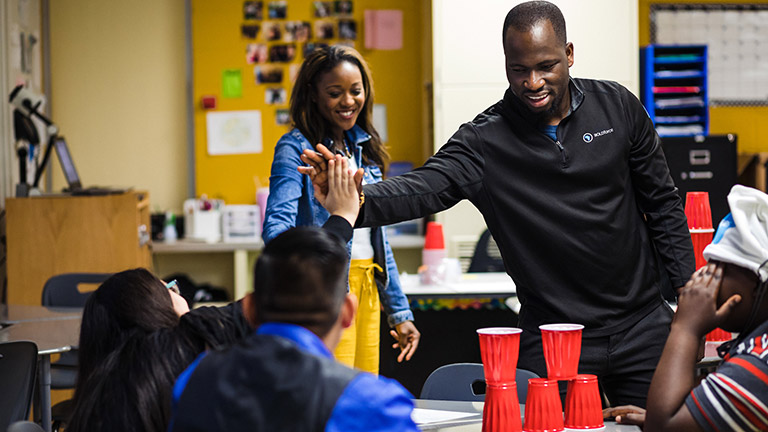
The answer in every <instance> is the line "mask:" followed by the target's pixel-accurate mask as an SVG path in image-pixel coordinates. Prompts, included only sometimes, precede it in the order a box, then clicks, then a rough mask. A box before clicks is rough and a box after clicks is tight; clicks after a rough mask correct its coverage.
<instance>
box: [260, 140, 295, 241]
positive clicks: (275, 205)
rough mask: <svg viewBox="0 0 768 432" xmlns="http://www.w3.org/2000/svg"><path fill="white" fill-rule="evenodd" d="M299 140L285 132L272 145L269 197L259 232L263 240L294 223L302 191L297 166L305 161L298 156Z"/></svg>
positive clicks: (275, 235)
mask: <svg viewBox="0 0 768 432" xmlns="http://www.w3.org/2000/svg"><path fill="white" fill-rule="evenodd" d="M299 156H301V144H300V143H298V142H296V141H295V140H293V139H291V137H290V136H289V135H288V134H286V135H284V136H283V137H282V138H280V141H278V142H277V146H275V158H274V160H273V161H272V171H271V174H270V176H269V198H268V199H267V208H266V211H265V214H264V227H263V230H262V233H261V237H262V239H264V243H269V241H270V240H272V239H273V238H275V237H277V235H278V234H280V233H282V232H283V231H286V230H287V229H288V228H292V227H294V226H296V215H297V214H298V208H299V198H301V195H302V177H301V176H302V174H301V173H299V171H298V170H297V168H298V167H299V166H302V165H304V163H303V162H301V159H300V158H299Z"/></svg>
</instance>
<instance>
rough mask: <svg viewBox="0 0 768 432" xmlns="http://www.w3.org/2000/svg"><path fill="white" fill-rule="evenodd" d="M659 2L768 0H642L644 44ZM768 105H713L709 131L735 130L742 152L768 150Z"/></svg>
mask: <svg viewBox="0 0 768 432" xmlns="http://www.w3.org/2000/svg"><path fill="white" fill-rule="evenodd" d="M658 3H662V4H663V3H718V4H719V3H734V4H738V3H768V1H759V0H752V1H730V2H722V1H713V0H675V1H672V2H670V1H656V0H639V7H640V46H645V45H648V44H649V43H650V11H651V6H650V5H651V4H658ZM766 118H768V107H710V109H709V133H710V134H725V133H735V134H736V135H737V136H738V147H739V152H764V151H768V140H766V139H765V137H766V136H768V122H766V121H765V119H766Z"/></svg>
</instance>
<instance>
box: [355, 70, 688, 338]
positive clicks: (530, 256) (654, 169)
mask: <svg viewBox="0 0 768 432" xmlns="http://www.w3.org/2000/svg"><path fill="white" fill-rule="evenodd" d="M569 90H570V94H571V111H570V113H569V115H568V116H567V117H566V118H565V119H563V120H562V121H561V122H560V124H559V125H558V127H557V141H556V142H555V141H552V139H551V138H550V137H549V136H547V135H545V134H544V133H543V132H542V131H541V130H540V129H539V128H538V126H537V125H536V124H534V123H532V122H531V121H530V120H529V119H528V118H526V117H525V115H524V113H525V112H526V111H525V108H524V107H522V106H521V102H520V101H519V100H517V98H516V97H515V96H514V95H513V94H512V92H511V91H510V90H507V91H506V93H505V95H504V99H503V100H501V101H499V102H498V103H496V104H494V105H493V106H491V107H490V108H488V109H487V110H485V111H484V112H483V113H481V114H480V115H478V116H477V117H476V118H475V119H474V120H473V121H471V122H469V123H465V124H463V125H462V126H461V127H460V128H459V130H458V131H457V132H456V133H455V134H454V135H453V136H452V137H451V139H450V140H449V141H448V142H447V143H446V144H445V145H444V146H443V147H442V148H441V149H440V150H439V151H438V152H437V153H436V154H435V155H434V156H433V157H431V158H430V159H429V160H428V161H427V162H426V163H425V164H424V166H422V167H420V168H418V169H416V170H414V171H412V172H409V173H407V174H404V175H400V176H397V177H394V178H391V179H388V180H386V181H384V182H381V183H378V184H373V185H366V186H365V196H366V201H365V205H364V206H363V209H362V212H361V214H360V216H359V218H358V225H360V226H371V225H386V224H390V223H394V222H398V221H402V220H408V219H413V218H416V217H422V216H426V215H429V214H432V213H436V212H439V211H442V210H445V209H447V208H450V207H452V206H453V205H455V204H456V203H457V202H459V201H460V200H462V199H468V200H470V201H471V202H472V204H474V205H475V207H477V208H478V210H480V212H481V213H482V215H483V217H484V219H485V222H486V224H487V226H488V229H489V230H490V232H491V234H492V235H493V238H494V239H495V240H496V243H497V244H498V246H499V250H500V251H501V255H502V257H503V259H504V265H505V267H506V271H507V273H508V274H509V275H510V276H511V277H512V279H513V280H514V282H515V285H516V287H517V295H518V297H519V299H520V302H521V304H522V308H521V312H520V322H519V325H520V326H521V327H522V328H524V329H527V330H533V331H538V329H537V327H538V325H540V324H544V323H552V322H573V323H580V324H584V326H585V331H584V335H585V336H604V335H608V334H613V333H616V332H619V331H621V330H624V329H626V328H628V327H629V326H631V325H633V324H634V323H636V322H637V321H639V320H640V319H641V318H642V317H644V316H645V315H646V314H647V313H648V312H650V311H651V310H653V309H654V308H655V307H657V306H659V305H660V304H661V302H662V297H661V295H660V282H659V280H660V269H658V268H657V264H656V263H657V261H656V259H655V255H654V254H655V253H656V252H654V249H655V251H657V252H658V254H659V256H660V257H661V262H663V265H664V266H665V268H666V271H667V274H668V276H669V278H670V281H671V283H672V286H673V287H681V286H683V285H684V284H685V282H686V281H687V280H688V278H689V277H690V275H691V274H692V273H693V271H694V266H695V264H694V255H693V246H692V244H691V238H690V235H689V232H688V226H687V222H686V218H685V213H684V211H683V207H682V202H681V200H680V197H679V196H678V194H677V188H676V187H675V185H674V183H673V181H672V178H671V176H670V174H669V168H668V167H667V163H666V159H665V158H664V153H663V151H662V148H661V141H660V139H659V137H658V135H657V134H656V132H655V130H654V128H653V123H652V122H651V120H650V119H649V117H648V114H647V113H646V112H645V109H644V108H643V106H642V105H641V104H640V101H639V100H637V98H636V97H635V96H634V95H632V94H631V93H630V92H629V91H628V90H627V89H626V88H624V87H623V86H621V85H619V84H617V83H615V82H610V81H597V80H588V79H576V78H573V79H571V80H570V85H569Z"/></svg>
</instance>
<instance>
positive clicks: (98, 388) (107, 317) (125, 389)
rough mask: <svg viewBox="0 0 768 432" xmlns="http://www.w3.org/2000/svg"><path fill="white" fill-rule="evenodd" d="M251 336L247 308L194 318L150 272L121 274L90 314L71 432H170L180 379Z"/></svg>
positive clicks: (206, 311)
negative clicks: (207, 356) (202, 357)
mask: <svg viewBox="0 0 768 432" xmlns="http://www.w3.org/2000/svg"><path fill="white" fill-rule="evenodd" d="M247 301H249V300H244V302H247ZM250 331H251V326H250V325H249V324H248V322H247V320H246V319H245V317H244V315H243V309H242V305H241V302H236V303H232V304H230V305H228V306H225V307H222V308H215V307H204V308H198V309H195V310H194V311H191V312H189V308H188V307H187V305H186V302H185V300H184V299H183V298H182V297H181V296H180V295H179V294H178V292H176V291H173V290H171V289H169V288H167V287H166V284H165V283H164V282H163V281H161V280H160V279H158V278H157V277H155V276H154V275H152V273H150V272H149V271H147V270H146V269H142V268H138V269H133V270H126V271H123V272H120V273H116V274H114V275H113V276H111V277H110V278H109V279H107V280H106V281H104V283H102V285H101V286H100V287H99V288H98V289H97V290H96V291H94V292H93V294H91V296H90V298H89V299H88V302H87V303H86V306H85V309H84V311H83V319H82V324H81V328H80V346H79V369H78V381H77V386H76V388H75V397H74V413H73V416H72V418H71V419H70V421H69V423H68V425H67V431H74V432H83V431H107V430H114V431H117V430H119V431H137V432H138V431H158V432H159V431H164V430H166V428H167V426H168V420H169V415H170V400H171V388H172V387H173V382H174V380H175V379H176V377H177V376H178V374H179V373H181V371H183V370H184V368H185V367H187V366H188V365H189V363H190V362H191V361H192V360H194V359H195V357H197V356H198V355H199V354H200V353H201V352H203V351H204V350H205V349H206V348H220V347H224V346H228V345H230V344H232V343H234V342H236V341H238V340H241V339H242V338H244V337H245V336H246V335H247V334H249V333H250Z"/></svg>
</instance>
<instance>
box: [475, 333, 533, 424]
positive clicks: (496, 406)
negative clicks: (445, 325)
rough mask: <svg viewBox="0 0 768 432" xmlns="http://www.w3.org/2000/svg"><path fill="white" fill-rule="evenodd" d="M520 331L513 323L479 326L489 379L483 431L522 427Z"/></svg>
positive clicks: (486, 374) (487, 378)
mask: <svg viewBox="0 0 768 432" xmlns="http://www.w3.org/2000/svg"><path fill="white" fill-rule="evenodd" d="M521 332H522V330H521V329H518V328H513V327H490V328H482V329H478V330H477V334H478V335H479V337H480V355H481V357H482V359H483V370H484V374H485V382H486V392H485V405H484V406H483V432H520V431H521V430H522V424H521V423H522V422H521V420H520V402H519V401H518V399H517V384H516V383H515V375H516V372H517V358H518V354H519V352H520V333H521Z"/></svg>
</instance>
